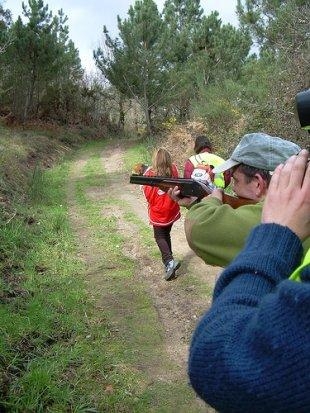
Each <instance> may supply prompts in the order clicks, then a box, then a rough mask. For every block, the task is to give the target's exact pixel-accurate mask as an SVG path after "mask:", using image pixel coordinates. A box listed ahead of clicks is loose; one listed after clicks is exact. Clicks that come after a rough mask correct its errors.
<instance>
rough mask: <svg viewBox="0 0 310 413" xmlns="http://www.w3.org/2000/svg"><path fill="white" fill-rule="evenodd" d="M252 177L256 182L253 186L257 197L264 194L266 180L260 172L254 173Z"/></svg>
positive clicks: (266, 187) (266, 186)
mask: <svg viewBox="0 0 310 413" xmlns="http://www.w3.org/2000/svg"><path fill="white" fill-rule="evenodd" d="M254 179H255V183H256V187H255V191H256V195H257V196H258V197H261V196H262V195H265V194H266V192H267V189H268V185H267V182H266V180H265V179H264V178H263V177H262V176H261V175H260V174H255V175H254Z"/></svg>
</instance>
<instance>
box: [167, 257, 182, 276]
mask: <svg viewBox="0 0 310 413" xmlns="http://www.w3.org/2000/svg"><path fill="white" fill-rule="evenodd" d="M180 265H181V263H180V262H179V261H176V260H170V261H169V262H168V264H167V265H166V267H165V269H166V273H165V280H166V281H170V280H172V278H174V277H175V272H176V270H177V269H178V268H180Z"/></svg>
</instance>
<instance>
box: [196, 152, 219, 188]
mask: <svg viewBox="0 0 310 413" xmlns="http://www.w3.org/2000/svg"><path fill="white" fill-rule="evenodd" d="M189 160H190V161H191V163H192V164H193V165H194V168H196V167H197V166H198V165H212V166H214V168H215V167H216V166H219V165H221V164H222V163H224V162H225V160H224V159H223V158H221V157H220V156H217V155H215V154H213V153H210V152H201V153H198V154H197V155H193V156H191V157H190V158H189ZM214 184H215V185H216V186H217V187H218V188H225V180H224V175H223V173H219V174H215V176H214Z"/></svg>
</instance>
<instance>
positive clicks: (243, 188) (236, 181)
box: [231, 166, 257, 200]
mask: <svg viewBox="0 0 310 413" xmlns="http://www.w3.org/2000/svg"><path fill="white" fill-rule="evenodd" d="M231 174H232V175H231V176H232V180H231V181H232V188H233V191H234V192H235V194H236V195H237V196H239V197H243V198H248V199H253V200H257V180H256V179H255V177H254V178H252V179H251V180H250V182H249V178H248V177H247V176H246V175H245V174H244V173H243V172H241V171H240V168H239V167H238V166H237V167H236V168H234V169H233V170H232V171H231Z"/></svg>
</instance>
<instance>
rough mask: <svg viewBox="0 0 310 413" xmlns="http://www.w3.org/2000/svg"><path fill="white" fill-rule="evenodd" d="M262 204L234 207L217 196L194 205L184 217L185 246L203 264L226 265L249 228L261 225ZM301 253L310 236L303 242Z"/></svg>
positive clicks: (242, 241) (306, 248) (305, 248)
mask: <svg viewBox="0 0 310 413" xmlns="http://www.w3.org/2000/svg"><path fill="white" fill-rule="evenodd" d="M262 208H263V203H262V202H259V203H257V204H255V205H245V206H241V207H239V208H237V209H233V208H232V207H230V206H229V205H227V204H222V203H221V201H219V200H218V199H216V198H211V197H210V198H205V199H203V200H202V201H201V202H199V203H198V204H195V205H193V206H192V207H191V208H190V209H189V211H188V212H187V214H186V217H185V234H186V238H187V242H188V245H189V246H190V248H191V249H192V250H193V251H194V252H195V254H196V255H198V257H200V258H202V259H203V261H204V262H205V263H206V264H210V265H217V266H220V267H226V266H227V265H228V264H229V263H230V262H231V261H232V260H233V259H234V258H235V257H236V255H237V254H238V253H239V252H240V251H241V249H242V248H243V246H244V244H245V241H246V239H247V237H248V235H249V233H250V231H251V229H252V228H253V227H254V226H256V225H258V224H260V222H261V215H262ZM303 248H304V254H305V253H306V252H307V251H308V249H309V248H310V238H307V239H306V241H305V242H304V243H303Z"/></svg>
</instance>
